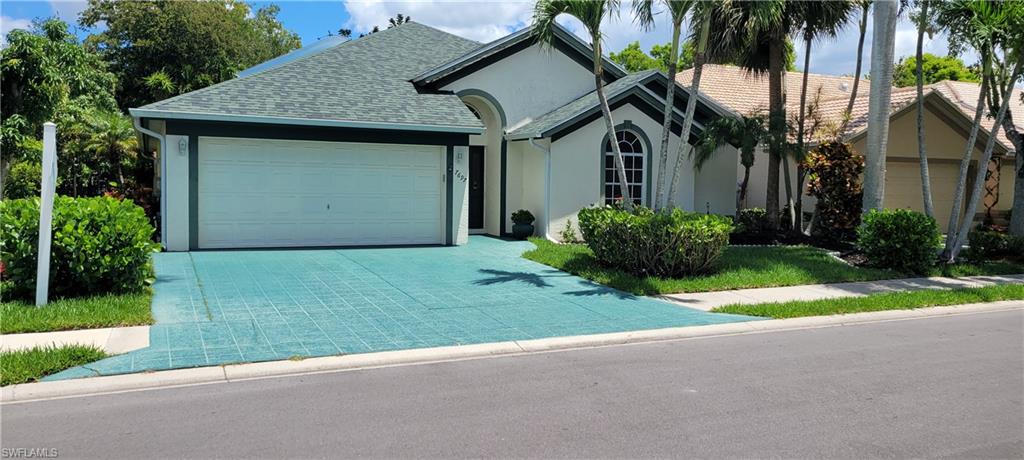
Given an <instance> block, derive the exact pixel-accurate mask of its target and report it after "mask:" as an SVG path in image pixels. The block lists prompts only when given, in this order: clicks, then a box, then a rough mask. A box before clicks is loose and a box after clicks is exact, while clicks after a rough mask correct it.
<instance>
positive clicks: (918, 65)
mask: <svg viewBox="0 0 1024 460" xmlns="http://www.w3.org/2000/svg"><path fill="white" fill-rule="evenodd" d="M931 1H932V0H918V1H917V5H918V11H917V14H916V17H915V18H914V19H915V20H916V21H917V50H916V51H915V55H914V64H915V66H914V67H915V72H914V73H915V80H916V84H917V157H918V162H919V163H920V169H921V197H922V200H923V204H924V213H925V214H927V215H928V216H931V217H935V209H934V208H933V206H932V181H931V175H930V174H929V173H928V152H927V150H926V149H925V141H924V140H925V139H924V138H925V132H924V66H923V65H922V62H923V61H924V35H925V34H926V33H927V34H928V36H929V37H930V36H932V35H933V34H934V27H933V26H932V24H933V21H932V17H931V16H930V15H929V9H928V7H929V4H930V3H931ZM932 15H934V10H932ZM897 67H898V66H897ZM894 78H895V77H894ZM897 84H899V82H897Z"/></svg>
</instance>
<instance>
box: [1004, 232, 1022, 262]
mask: <svg viewBox="0 0 1024 460" xmlns="http://www.w3.org/2000/svg"><path fill="white" fill-rule="evenodd" d="M1006 252H1007V253H1008V254H1009V255H1010V256H1011V257H1019V258H1022V259H1024V236H1016V235H1010V236H1008V237H1007V238H1006Z"/></svg>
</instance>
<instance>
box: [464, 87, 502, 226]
mask: <svg viewBox="0 0 1024 460" xmlns="http://www.w3.org/2000/svg"><path fill="white" fill-rule="evenodd" d="M455 94H456V95H457V96H459V97H460V98H465V97H466V96H476V97H479V98H481V99H484V100H485V101H487V103H488V104H491V107H492V108H493V109H494V110H495V111H496V112H498V118H500V119H501V126H500V127H499V128H500V129H501V196H499V197H498V201H499V202H500V203H501V204H500V205H499V208H500V209H499V211H498V212H499V213H500V216H498V235H500V236H504V235H505V220H506V218H507V216H508V214H507V213H508V204H507V203H508V141H507V140H505V130H506V129H507V128H508V119H507V118H506V117H505V109H504V108H502V107H501V103H500V102H498V99H497V98H495V97H494V96H492V95H491V94H490V93H488V92H487V91H484V90H480V89H475V88H469V89H464V90H462V91H459V92H458V93H455ZM485 134H486V133H485ZM484 206H485V207H486V204H485V205H484ZM484 226H485V227H486V226H487V223H486V222H484Z"/></svg>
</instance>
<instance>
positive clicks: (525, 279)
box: [473, 268, 637, 300]
mask: <svg viewBox="0 0 1024 460" xmlns="http://www.w3.org/2000/svg"><path fill="white" fill-rule="evenodd" d="M479 271H480V273H485V274H488V275H491V277H490V278H484V279H479V280H476V281H473V284H476V285H478V286H492V285H495V284H502V283H512V282H520V283H526V284H529V285H531V286H534V287H539V288H549V287H554V286H553V285H552V284H551V283H549V282H547V280H546V279H545V278H552V277H555V278H564V277H571V276H573V275H570V274H568V273H565V272H563V271H560V270H544V271H543V272H540V273H534V272H510V271H506V270H495V269H491V268H481V269H480V270H479ZM578 283H579V284H580V285H581V286H583V287H585V288H587V289H581V290H577V291H566V292H563V294H567V295H571V296H577V297H588V296H601V295H613V296H615V297H617V298H619V299H623V300H636V299H637V297H636V296H634V295H632V294H630V293H628V292H623V291H620V290H618V289H614V288H610V287H607V286H602V285H600V284H597V283H594V282H592V281H587V280H579V281H578Z"/></svg>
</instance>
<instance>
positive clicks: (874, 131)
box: [862, 1, 898, 213]
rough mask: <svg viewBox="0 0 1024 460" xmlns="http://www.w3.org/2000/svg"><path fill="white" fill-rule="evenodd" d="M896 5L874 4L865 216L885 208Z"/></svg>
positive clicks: (889, 2) (865, 177)
mask: <svg viewBox="0 0 1024 460" xmlns="http://www.w3.org/2000/svg"><path fill="white" fill-rule="evenodd" d="M897 6H898V5H897V3H896V2H892V1H879V2H876V3H875V15H874V26H875V30H874V35H873V37H872V45H871V46H872V50H871V80H872V81H871V92H870V94H871V97H870V99H869V100H868V117H869V122H868V134H867V145H866V147H867V148H866V152H865V155H864V160H865V162H864V163H865V164H864V201H863V205H862V211H863V212H864V213H867V212H869V211H871V210H873V209H882V204H883V201H884V198H885V149H886V144H887V143H888V141H889V102H890V100H891V96H892V73H893V53H894V51H895V45H896V21H897V17H896V9H897Z"/></svg>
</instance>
